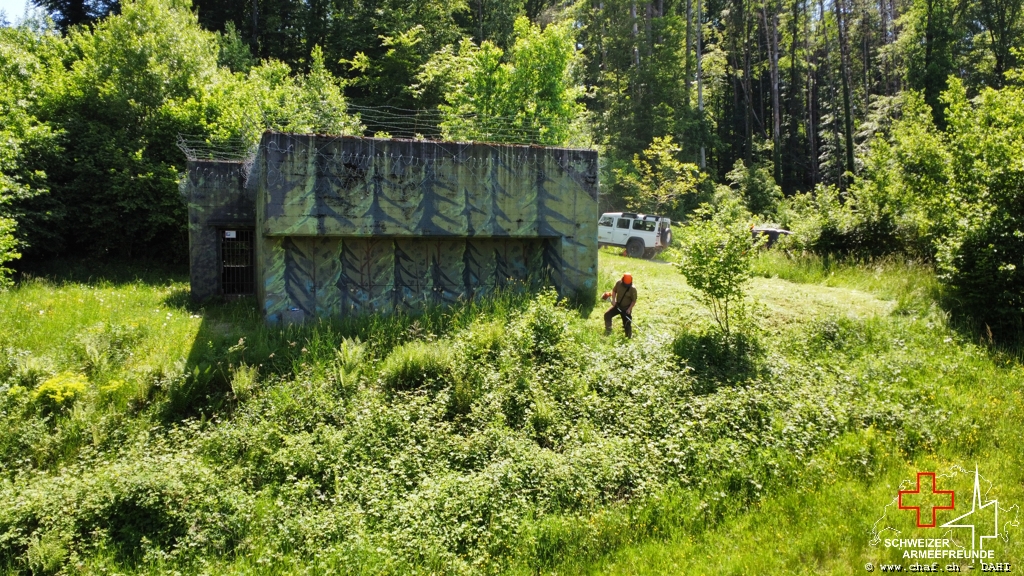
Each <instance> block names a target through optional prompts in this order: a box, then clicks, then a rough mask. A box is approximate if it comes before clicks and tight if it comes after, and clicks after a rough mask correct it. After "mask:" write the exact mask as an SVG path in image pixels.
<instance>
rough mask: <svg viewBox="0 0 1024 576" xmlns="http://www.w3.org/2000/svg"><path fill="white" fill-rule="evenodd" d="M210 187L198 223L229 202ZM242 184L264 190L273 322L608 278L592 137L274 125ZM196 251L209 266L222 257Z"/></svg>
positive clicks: (261, 223)
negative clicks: (439, 134)
mask: <svg viewBox="0 0 1024 576" xmlns="http://www.w3.org/2000/svg"><path fill="white" fill-rule="evenodd" d="M199 164H200V163H198V162H194V163H190V176H189V178H190V180H189V182H192V181H196V182H197V183H198V184H197V185H196V186H200V185H205V186H206V188H205V189H204V190H208V189H211V188H212V184H210V185H207V184H204V183H205V180H197V179H195V178H193V176H192V168H191V167H192V166H193V165H196V166H198V165H199ZM205 194H206V196H204V198H207V200H204V202H193V203H191V204H190V207H192V209H191V210H190V218H192V213H193V212H194V211H198V212H200V215H199V216H197V217H196V218H197V222H200V223H202V222H209V221H213V220H214V218H213V217H212V214H213V213H214V212H217V213H218V214H223V213H224V212H226V211H228V208H227V204H226V203H221V204H217V202H215V201H213V200H210V199H209V198H212V197H214V196H216V195H215V194H213V193H211V192H206V193H205ZM225 194H227V195H230V193H228V192H225ZM193 195H195V196H197V197H199V196H202V194H201V193H199V188H198V187H197V188H196V192H194V193H193ZM240 196H244V197H245V198H246V199H245V201H244V202H251V200H250V199H253V200H255V207H256V213H255V217H254V218H253V219H252V220H250V222H254V224H255V226H256V240H255V242H256V259H257V261H256V269H257V272H256V273H257V278H256V292H257V297H258V299H259V301H260V303H261V306H262V308H263V312H264V314H265V315H266V317H267V319H268V320H270V321H282V320H283V321H287V322H291V321H301V320H304V319H306V318H309V317H313V316H319V315H335V314H359V313H364V312H377V311H390V310H396V309H402V310H415V309H419V308H422V307H424V306H427V305H432V304H444V303H451V302H455V301H457V300H459V299H466V298H473V297H477V296H481V295H486V294H488V293H490V292H493V291H494V290H495V289H497V288H500V287H502V286H505V285H508V284H510V283H513V282H526V283H528V284H541V283H546V284H551V285H554V286H555V287H556V288H557V289H558V290H559V292H560V293H561V294H563V295H575V294H576V293H577V292H579V291H593V290H594V289H595V286H596V276H597V217H598V213H597V153H596V152H595V151H592V150H572V149H561V148H545V147H540V146H504V145H488V144H476V143H453V142H427V141H407V140H392V139H381V138H356V137H333V136H319V135H297V134H281V133H274V132H267V133H266V134H264V136H263V139H262V141H261V143H260V146H259V149H258V152H257V156H256V159H255V161H254V162H253V164H252V169H251V172H250V173H249V175H248V188H247V189H246V190H245V191H244V193H241V194H240ZM218 198H219V197H218ZM225 202H226V200H225ZM240 202H241V201H240ZM214 204H216V205H217V206H220V207H222V209H215V208H214V206H213V205H214ZM246 205H248V204H246ZM236 213H238V214H241V211H236ZM204 217H205V218H206V220H203V218H204ZM220 217H221V216H218V218H220ZM207 227H208V226H207ZM200 228H201V226H200ZM197 234H198V232H197ZM213 234H214V235H215V234H216V231H215V230H214V232H213ZM192 262H193V275H194V276H195V275H196V274H197V272H196V268H197V267H198V268H199V269H200V271H199V274H200V275H201V276H202V278H204V279H206V278H208V277H210V274H209V273H208V272H207V271H206V269H207V267H208V266H207V263H208V262H213V263H214V264H216V259H215V258H213V259H211V258H210V255H208V254H196V253H195V252H194V253H193V257H192ZM193 290H194V293H195V291H196V282H193ZM202 293H203V294H206V293H207V292H205V291H204V292H202Z"/></svg>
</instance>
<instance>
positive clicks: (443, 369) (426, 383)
mask: <svg viewBox="0 0 1024 576" xmlns="http://www.w3.org/2000/svg"><path fill="white" fill-rule="evenodd" d="M452 361H453V358H452V353H451V350H450V348H449V347H448V346H447V345H446V344H444V343H440V342H437V343H432V342H409V343H408V344H403V345H402V346H399V347H397V348H395V349H394V350H392V351H391V354H388V357H387V358H386V359H385V360H384V362H383V363H381V366H380V378H381V383H382V384H383V385H384V388H385V389H387V390H392V391H408V390H419V389H423V388H432V389H436V388H440V387H443V386H444V384H445V383H446V381H447V380H448V379H449V378H450V376H451V371H452V364H453V362H452Z"/></svg>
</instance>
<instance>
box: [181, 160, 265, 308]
mask: <svg viewBox="0 0 1024 576" xmlns="http://www.w3.org/2000/svg"><path fill="white" fill-rule="evenodd" d="M244 177H245V167H244V165H243V164H242V163H241V162H223V161H209V160H193V161H190V162H189V163H188V172H187V173H186V175H185V181H184V183H183V186H182V192H183V193H184V195H185V201H186V203H187V204H188V207H189V210H188V240H189V259H190V262H191V269H190V274H189V280H190V284H191V288H192V290H191V292H192V298H193V299H194V300H197V301H202V300H206V299H208V298H210V297H212V296H216V295H218V294H220V293H221V278H220V273H221V257H220V235H219V234H218V232H219V231H220V230H221V229H223V228H233V227H239V228H241V227H248V228H252V227H254V226H255V225H256V203H255V195H254V193H253V191H252V190H247V189H245V188H244V187H243V185H242V183H243V181H244Z"/></svg>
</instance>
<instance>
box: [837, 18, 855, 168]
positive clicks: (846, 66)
mask: <svg viewBox="0 0 1024 576" xmlns="http://www.w3.org/2000/svg"><path fill="white" fill-rule="evenodd" d="M845 4H846V2H845V0H836V23H837V25H838V28H839V65H840V68H841V70H840V76H841V77H842V78H841V80H842V85H843V128H844V132H845V137H846V170H845V172H849V173H850V174H854V173H855V172H856V166H855V165H854V162H853V112H852V110H851V106H852V102H851V100H852V94H851V93H850V84H851V82H850V46H849V44H848V42H847V41H848V36H849V30H847V26H848V24H849V23H848V22H847V20H846V15H845V14H844V12H845V9H846V7H845ZM843 179H844V180H848V178H847V177H846V176H845V175H844V177H843ZM846 184H849V182H848V181H847V182H846Z"/></svg>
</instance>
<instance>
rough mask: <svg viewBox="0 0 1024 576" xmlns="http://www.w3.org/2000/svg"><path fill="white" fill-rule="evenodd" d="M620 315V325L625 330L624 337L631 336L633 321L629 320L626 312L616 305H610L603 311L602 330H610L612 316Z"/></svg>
mask: <svg viewBox="0 0 1024 576" xmlns="http://www.w3.org/2000/svg"><path fill="white" fill-rule="evenodd" d="M619 315H621V316H622V327H623V328H624V329H625V330H626V338H632V337H633V322H631V321H630V319H629V315H627V314H626V311H625V310H619V308H618V306H612V307H611V308H609V309H608V311H607V312H605V313H604V331H605V332H611V331H612V318H615V317H616V316H619Z"/></svg>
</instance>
